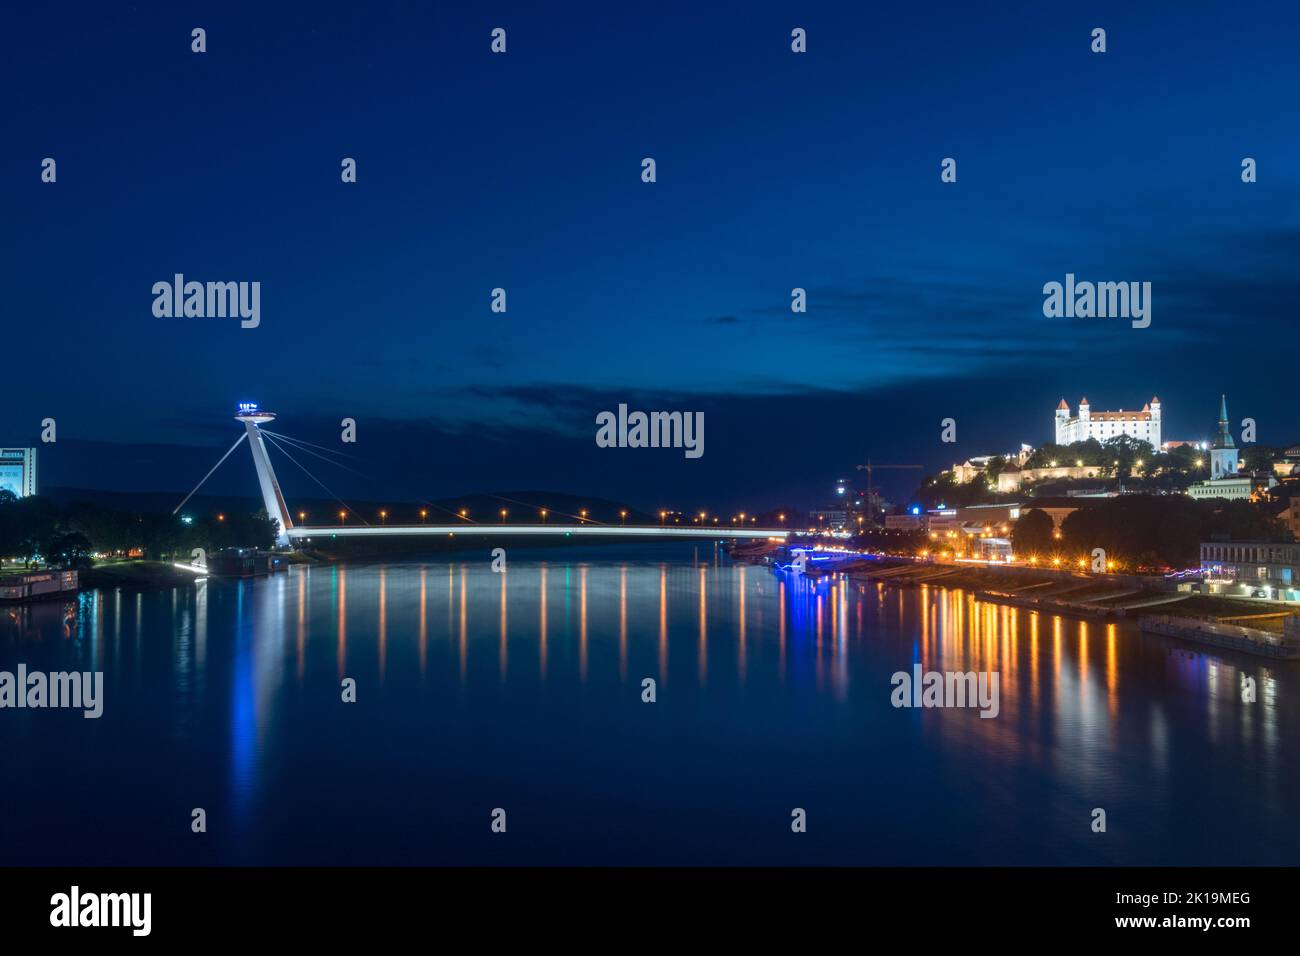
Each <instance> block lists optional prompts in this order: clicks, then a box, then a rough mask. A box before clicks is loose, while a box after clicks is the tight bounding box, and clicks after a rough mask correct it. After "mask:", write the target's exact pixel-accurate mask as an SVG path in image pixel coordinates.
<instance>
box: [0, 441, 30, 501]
mask: <svg viewBox="0 0 1300 956" xmlns="http://www.w3.org/2000/svg"><path fill="white" fill-rule="evenodd" d="M0 490H4V491H11V492H13V494H14V497H16V498H29V497H31V496H32V495H35V494H36V493H37V485H36V449H35V448H0Z"/></svg>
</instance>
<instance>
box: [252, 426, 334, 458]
mask: <svg viewBox="0 0 1300 956" xmlns="http://www.w3.org/2000/svg"><path fill="white" fill-rule="evenodd" d="M262 434H263V435H270V436H271V437H273V438H278V439H280V441H287V442H290V443H291V444H293V445H294V446H295V447H297V446H300V445H306V446H308V447H310V448H315V449H316V450H317V451H323V452H328V453H329V454H331V455H338V456H340V457H342V458H352V459H354V460H355V459H356V456H355V455H349V454H348V453H347V452H345V451H339V450H338V449H337V448H326V447H325V446H324V445H317V444H315V443H313V442H309V441H306V440H304V439H302V438H294V437H293V436H291V435H285V434H282V433H280V432H273V431H271V430H270V429H269V428H263V429H262Z"/></svg>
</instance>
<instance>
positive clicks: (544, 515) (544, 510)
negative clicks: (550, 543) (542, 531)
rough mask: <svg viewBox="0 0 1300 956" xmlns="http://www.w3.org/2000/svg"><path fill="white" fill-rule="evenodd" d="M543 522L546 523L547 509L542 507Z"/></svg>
mask: <svg viewBox="0 0 1300 956" xmlns="http://www.w3.org/2000/svg"><path fill="white" fill-rule="evenodd" d="M542 524H546V509H545V508H543V509H542Z"/></svg>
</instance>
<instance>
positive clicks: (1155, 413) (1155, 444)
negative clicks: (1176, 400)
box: [1150, 395, 1163, 452]
mask: <svg viewBox="0 0 1300 956" xmlns="http://www.w3.org/2000/svg"><path fill="white" fill-rule="evenodd" d="M1150 409H1151V448H1152V450H1154V451H1157V452H1158V451H1160V446H1161V444H1162V443H1163V439H1162V438H1161V437H1160V396H1159V395H1153V396H1151V403H1150Z"/></svg>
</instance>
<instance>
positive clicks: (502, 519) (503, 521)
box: [501, 508, 509, 524]
mask: <svg viewBox="0 0 1300 956" xmlns="http://www.w3.org/2000/svg"><path fill="white" fill-rule="evenodd" d="M508 513H509V512H507V511H506V509H505V508H502V509H501V523H502V524H505V523H506V515H507V514H508Z"/></svg>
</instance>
